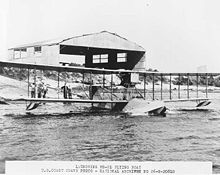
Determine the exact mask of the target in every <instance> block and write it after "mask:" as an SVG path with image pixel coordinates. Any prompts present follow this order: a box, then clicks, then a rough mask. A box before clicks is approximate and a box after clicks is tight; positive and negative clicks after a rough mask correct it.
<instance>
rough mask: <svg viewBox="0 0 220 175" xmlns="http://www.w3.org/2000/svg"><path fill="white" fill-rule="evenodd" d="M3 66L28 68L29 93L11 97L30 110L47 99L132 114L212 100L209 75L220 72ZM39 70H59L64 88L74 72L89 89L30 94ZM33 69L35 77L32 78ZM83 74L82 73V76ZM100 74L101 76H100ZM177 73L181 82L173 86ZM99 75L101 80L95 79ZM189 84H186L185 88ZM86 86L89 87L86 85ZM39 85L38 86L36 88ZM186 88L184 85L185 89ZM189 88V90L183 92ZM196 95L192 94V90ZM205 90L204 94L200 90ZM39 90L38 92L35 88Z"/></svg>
mask: <svg viewBox="0 0 220 175" xmlns="http://www.w3.org/2000/svg"><path fill="white" fill-rule="evenodd" d="M0 67H3V68H4V67H7V68H19V69H25V70H26V73H27V80H26V81H27V97H22V98H12V99H7V103H10V102H26V103H28V105H27V106H26V110H27V111H30V110H34V109H37V108H38V107H39V106H40V104H45V103H68V104H71V103H77V104H78V103H81V104H82V103H83V104H91V107H92V108H95V109H108V110H111V111H123V112H125V113H128V114H140V115H149V114H150V115H151V114H153V115H164V114H165V112H166V109H167V108H166V103H169V102H175V103H176V102H186V101H187V102H188V101H192V102H196V104H195V107H196V108H200V107H204V106H207V105H209V104H210V103H211V100H210V99H209V98H208V77H210V76H218V75H220V74H218V73H161V72H150V71H131V70H110V69H98V68H85V67H76V66H68V67H67V66H52V65H36V64H27V63H15V62H4V61H0ZM37 71H55V72H56V73H57V77H56V78H57V80H56V81H57V89H58V90H59V89H60V88H61V82H64V81H65V79H64V80H62V81H61V80H60V75H61V73H67V74H68V73H69V75H70V73H71V76H74V75H75V76H76V75H77V76H78V79H81V80H78V81H79V82H81V85H82V89H81V91H83V92H87V94H86V95H85V96H80V95H79V97H77V98H68V99H66V98H63V97H61V95H60V94H59V93H58V96H54V97H47V98H33V97H30V86H29V85H30V84H31V81H32V83H33V81H34V84H35V85H36V84H37V82H36V81H37V80H36V79H37V78H36V77H37ZM31 73H32V75H33V80H31V78H30V76H31ZM79 74H80V75H81V76H79ZM116 76H117V77H120V80H121V81H120V83H119V84H117V83H116V82H115V77H116ZM96 77H98V78H96ZM173 77H175V78H176V80H177V83H176V85H175V87H172V86H173V83H172V81H173V79H172V78H173ZM181 77H186V84H185V85H181ZM190 77H194V82H196V86H195V90H193V91H192V89H190ZM201 77H203V79H204V81H205V86H204V87H203V89H201V90H199V78H201ZM95 79H98V80H99V81H98V83H97V82H95ZM147 80H150V82H151V83H149V81H147ZM165 85H166V86H167V88H165V87H164V86H165ZM183 86H185V88H182V87H183ZM85 87H86V88H85ZM36 88H37V87H35V89H36ZM181 88H182V89H181ZM183 90H185V92H186V93H185V94H184V95H183V94H181V93H182V92H183ZM191 92H193V93H194V95H192V93H191ZM201 92H202V95H203V96H202V97H200V94H199V93H201ZM35 93H36V92H35Z"/></svg>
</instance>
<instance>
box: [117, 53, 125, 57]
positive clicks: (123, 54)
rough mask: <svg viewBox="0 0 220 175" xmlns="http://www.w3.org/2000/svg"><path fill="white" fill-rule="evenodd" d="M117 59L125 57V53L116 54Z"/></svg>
mask: <svg viewBox="0 0 220 175" xmlns="http://www.w3.org/2000/svg"><path fill="white" fill-rule="evenodd" d="M117 57H127V53H117Z"/></svg>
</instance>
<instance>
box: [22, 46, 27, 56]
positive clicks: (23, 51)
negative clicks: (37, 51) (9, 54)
mask: <svg viewBox="0 0 220 175" xmlns="http://www.w3.org/2000/svg"><path fill="white" fill-rule="evenodd" d="M24 57H27V49H26V48H22V49H21V58H24Z"/></svg>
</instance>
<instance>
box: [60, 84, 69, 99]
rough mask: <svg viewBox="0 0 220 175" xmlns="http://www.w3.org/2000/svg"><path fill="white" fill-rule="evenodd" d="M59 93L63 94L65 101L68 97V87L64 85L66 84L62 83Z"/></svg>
mask: <svg viewBox="0 0 220 175" xmlns="http://www.w3.org/2000/svg"><path fill="white" fill-rule="evenodd" d="M61 91H62V92H63V98H64V99H67V97H68V86H67V85H66V83H64V85H63V86H62V87H61Z"/></svg>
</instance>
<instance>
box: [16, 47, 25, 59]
mask: <svg viewBox="0 0 220 175" xmlns="http://www.w3.org/2000/svg"><path fill="white" fill-rule="evenodd" d="M24 57H27V49H26V48H22V49H14V58H15V59H18V58H24Z"/></svg>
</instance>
